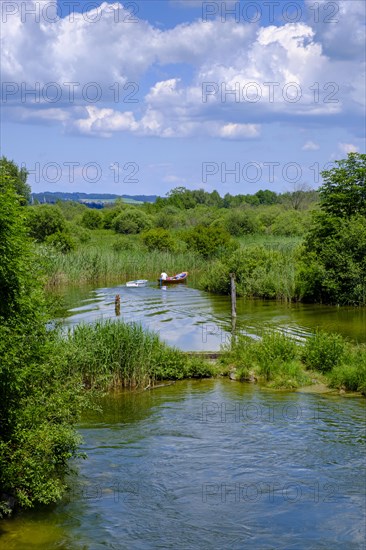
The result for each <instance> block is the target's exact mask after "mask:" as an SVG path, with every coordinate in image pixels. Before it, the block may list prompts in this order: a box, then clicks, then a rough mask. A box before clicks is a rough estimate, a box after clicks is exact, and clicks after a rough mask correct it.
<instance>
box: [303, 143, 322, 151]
mask: <svg viewBox="0 0 366 550" xmlns="http://www.w3.org/2000/svg"><path fill="white" fill-rule="evenodd" d="M318 149H320V146H319V145H318V144H317V143H314V141H307V142H306V143H304V145H303V146H302V150H303V151H318Z"/></svg>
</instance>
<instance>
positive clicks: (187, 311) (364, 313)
mask: <svg viewBox="0 0 366 550" xmlns="http://www.w3.org/2000/svg"><path fill="white" fill-rule="evenodd" d="M116 294H119V295H120V299H121V314H120V317H118V318H120V319H122V320H124V321H138V322H140V323H142V324H143V325H144V327H146V328H149V329H152V330H154V331H156V332H159V334H160V336H161V338H162V339H163V340H165V341H166V342H167V343H168V344H171V345H175V346H177V347H179V348H180V349H183V350H185V351H217V350H219V349H220V346H221V345H222V344H225V342H228V341H229V340H230V332H231V321H230V311H231V306H230V298H229V297H228V296H218V295H215V294H208V293H207V292H202V291H200V290H198V289H196V288H193V287H190V286H188V285H185V284H184V285H176V286H167V287H163V288H161V287H159V286H158V285H157V284H149V285H147V286H146V287H142V288H128V287H126V286H124V285H123V286H122V285H120V286H114V287H109V288H97V289H93V288H92V287H81V288H74V289H71V288H68V289H67V290H65V291H64V292H62V293H61V297H62V300H63V303H64V307H63V308H62V309H61V310H60V317H63V319H62V321H63V322H64V323H65V325H66V326H73V325H75V324H78V323H80V322H87V323H89V322H93V321H95V320H96V319H116V318H117V317H116V314H115V308H114V298H115V296H116ZM318 327H319V328H321V329H323V330H326V331H329V332H339V333H340V334H342V335H343V336H345V337H347V338H350V339H352V340H354V341H358V342H366V308H352V307H334V306H324V305H317V304H316V305H314V304H288V303H287V304H286V303H281V302H275V301H265V300H248V299H245V298H238V301H237V329H238V331H240V332H242V333H243V334H247V335H249V336H252V337H257V336H258V335H260V334H261V332H262V331H263V330H264V329H265V328H273V329H275V330H280V331H282V332H285V333H287V334H289V335H291V336H293V337H294V338H296V339H299V340H302V339H304V338H306V337H308V336H309V335H310V334H311V333H313V332H314V331H315V330H316V328H318Z"/></svg>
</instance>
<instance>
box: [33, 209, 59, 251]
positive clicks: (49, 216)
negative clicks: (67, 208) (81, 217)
mask: <svg viewBox="0 0 366 550" xmlns="http://www.w3.org/2000/svg"><path fill="white" fill-rule="evenodd" d="M27 224H28V227H29V234H30V236H31V237H33V238H34V239H35V240H36V241H38V242H44V241H45V239H46V238H47V237H48V236H49V235H53V234H54V233H64V232H65V231H66V221H65V218H64V216H63V214H62V212H61V210H60V209H59V208H58V206H51V205H50V204H44V205H41V206H32V207H30V208H29V210H28V222H27Z"/></svg>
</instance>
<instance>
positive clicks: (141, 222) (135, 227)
mask: <svg viewBox="0 0 366 550" xmlns="http://www.w3.org/2000/svg"><path fill="white" fill-rule="evenodd" d="M150 227H151V220H150V218H149V216H147V214H145V212H143V211H142V210H138V209H137V208H134V209H129V210H125V211H123V212H122V213H121V214H119V215H118V216H117V217H116V218H115V219H114V221H113V228H114V230H115V231H116V233H126V234H129V233H131V234H134V233H140V232H141V231H143V230H144V229H149V228H150Z"/></svg>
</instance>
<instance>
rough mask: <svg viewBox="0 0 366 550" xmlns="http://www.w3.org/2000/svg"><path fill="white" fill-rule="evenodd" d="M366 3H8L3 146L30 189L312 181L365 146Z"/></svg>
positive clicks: (284, 185) (135, 190) (281, 186)
mask: <svg viewBox="0 0 366 550" xmlns="http://www.w3.org/2000/svg"><path fill="white" fill-rule="evenodd" d="M365 6H366V3H365V2H363V1H358V0H345V1H343V0H342V1H334V2H330V1H326V0H318V1H317V2H314V1H312V0H297V1H294V2H284V1H282V0H277V1H272V0H267V1H264V0H258V1H251V2H249V1H248V0H242V1H240V2H233V1H228V0H227V1H226V2H221V1H218V2H217V1H215V2H213V1H210V2H200V1H197V0H159V1H155V0H135V1H131V2H121V3H119V2H101V1H100V0H94V1H90V2H89V1H86V0H79V1H77V0H75V1H73V2H72V1H71V0H69V1H68V2H66V0H62V1H61V0H59V2H58V3H56V2H55V0H50V1H47V0H42V1H38V0H26V1H25V0H22V1H20V0H19V1H18V0H16V1H13V0H3V2H2V5H1V9H2V37H1V39H2V53H1V56H2V59H1V68H2V129H1V138H2V139H1V141H2V154H4V155H6V156H7V157H8V158H11V159H13V160H14V161H15V162H17V163H18V164H24V165H26V166H27V168H28V170H29V171H30V175H29V183H30V184H31V186H32V189H33V190H34V191H37V192H39V191H46V190H48V191H56V190H64V191H84V192H95V193H103V192H108V193H118V194H141V193H145V194H160V195H164V194H165V193H166V192H167V191H168V190H169V189H172V188H173V187H177V186H181V185H183V186H186V187H188V188H199V187H203V188H204V189H206V190H208V191H211V190H213V189H217V190H218V191H219V192H220V193H221V194H225V193H227V192H229V193H231V194H237V193H252V192H255V191H257V190H258V189H260V188H262V189H263V188H268V189H272V190H275V191H278V192H284V191H286V190H291V189H294V188H295V187H296V186H297V185H300V184H303V183H306V184H307V185H309V186H310V187H313V188H316V187H317V186H318V185H319V184H320V182H321V178H320V175H319V172H320V171H321V170H322V169H323V168H324V167H328V166H331V163H332V162H333V161H334V160H335V159H340V158H344V157H345V156H346V155H347V153H348V152H350V151H360V152H364V150H365V118H364V115H365V105H364V101H365V44H364V42H365ZM32 90H33V92H32Z"/></svg>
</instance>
